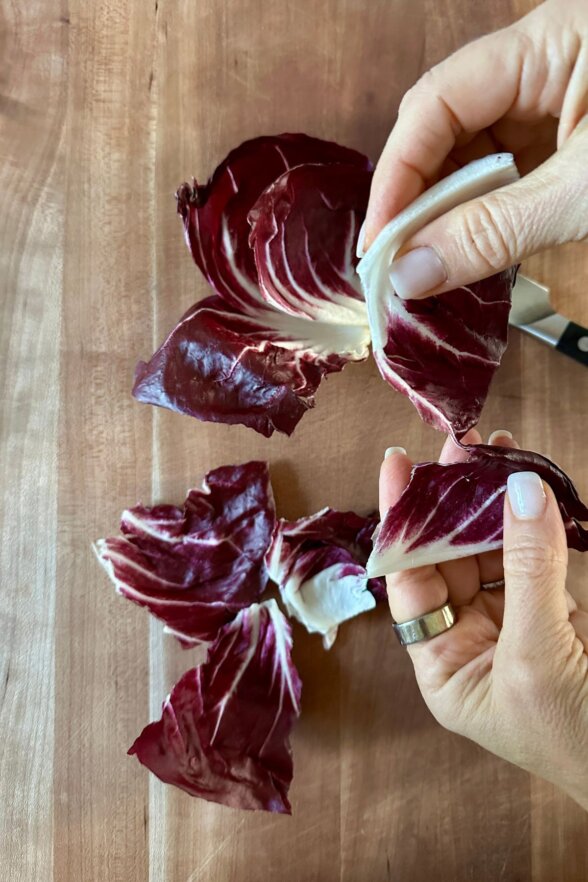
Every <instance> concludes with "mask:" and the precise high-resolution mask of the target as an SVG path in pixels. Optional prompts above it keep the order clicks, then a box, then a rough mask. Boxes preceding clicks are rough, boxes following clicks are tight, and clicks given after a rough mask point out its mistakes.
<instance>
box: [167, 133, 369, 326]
mask: <svg viewBox="0 0 588 882" xmlns="http://www.w3.org/2000/svg"><path fill="white" fill-rule="evenodd" d="M309 162H310V163H321V164H330V163H347V164H348V165H354V166H356V167H358V168H361V169H369V168H370V167H371V166H370V163H369V160H368V159H367V158H366V157H365V156H363V155H362V154H361V153H358V152H357V151H355V150H350V149H349V148H348V147H342V146H340V145H339V144H335V143H334V142H333V141H323V140H321V139H320V138H311V137H309V136H308V135H302V134H283V135H269V136H264V137H261V138H253V139H252V140H250V141H245V142H244V143H243V144H241V145H240V146H239V147H237V148H236V149H235V150H231V152H230V153H229V155H228V156H227V157H226V159H224V160H223V161H222V162H221V164H220V165H219V166H218V168H217V169H216V170H215V171H214V173H213V175H212V177H211V178H210V180H209V181H208V183H207V184H205V185H199V184H197V183H196V181H194V183H193V185H192V186H190V185H189V184H183V185H182V186H181V187H180V188H179V190H178V193H177V200H178V212H179V214H180V215H181V216H182V220H183V222H184V231H185V235H186V242H187V244H188V247H189V248H190V251H191V253H192V257H193V258H194V260H195V262H196V264H197V265H198V266H199V268H200V270H201V271H202V273H203V274H204V276H205V277H206V278H207V279H208V281H209V282H210V284H211V285H212V287H213V288H214V289H215V291H216V292H217V294H218V295H219V296H220V297H222V298H223V299H224V300H225V301H226V302H227V303H229V304H231V305H232V306H233V307H235V308H236V309H238V310H245V311H248V310H250V309H256V308H257V307H259V305H260V304H261V303H262V302H263V301H262V298H261V296H260V293H259V288H258V281H257V271H256V269H255V261H254V259H253V253H252V251H251V249H250V248H249V245H248V237H249V225H248V222H247V216H248V214H249V212H250V210H251V209H252V208H253V206H254V205H255V203H256V202H257V199H258V198H259V196H261V194H262V193H263V191H264V190H265V189H266V187H268V186H269V185H270V184H272V183H273V182H274V181H275V180H276V179H277V178H279V177H280V175H282V174H283V173H284V172H286V171H288V170H289V169H291V168H293V167H294V166H297V165H302V164H303V163H309Z"/></svg>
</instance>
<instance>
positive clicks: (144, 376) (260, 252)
mask: <svg viewBox="0 0 588 882" xmlns="http://www.w3.org/2000/svg"><path fill="white" fill-rule="evenodd" d="M308 163H310V164H311V165H308ZM301 164H303V165H301ZM295 167H298V168H295ZM300 169H306V170H307V171H306V172H303V171H301V170H300ZM370 177H371V174H370V164H369V161H368V160H367V158H366V157H365V156H362V154H360V153H357V152H356V151H354V150H349V149H348V148H346V147H341V146H339V145H337V144H334V143H333V142H330V141H321V140H320V139H317V138H310V137H308V136H307V135H290V134H285V135H277V136H273V137H262V138H255V139H253V140H252V141H247V142H245V143H244V144H242V145H241V146H240V147H238V148H237V149H236V150H233V151H232V152H231V153H230V154H229V155H228V156H227V158H226V159H225V160H224V161H223V162H222V163H221V165H220V166H219V167H218V168H217V169H216V171H215V172H214V174H213V175H212V178H211V179H210V181H209V182H208V184H206V185H204V186H202V185H198V184H196V183H194V184H193V186H190V185H189V184H184V185H183V186H182V187H180V189H179V190H178V194H177V199H178V211H179V213H180V215H181V216H182V220H183V222H184V231H185V235H186V241H187V243H188V246H189V248H190V251H191V253H192V256H193V258H194V260H195V262H196V264H197V265H198V266H199V268H200V269H201V271H202V272H203V274H204V275H205V276H206V278H207V280H208V281H209V283H210V284H211V285H212V287H213V288H214V290H215V291H216V293H217V295H218V296H217V297H211V298H208V299H207V300H205V301H203V302H200V303H197V304H196V305H195V306H193V307H192V308H191V309H190V310H188V312H187V313H186V314H185V315H184V316H183V318H182V319H181V320H180V322H179V323H178V325H177V326H176V327H175V328H174V329H173V330H172V331H171V333H170V334H169V336H168V337H167V339H166V340H165V342H164V343H163V344H162V346H161V347H160V348H159V349H158V350H157V352H156V353H155V354H154V355H153V357H152V358H151V359H150V361H149V362H141V363H139V365H138V366H137V370H136V374H135V383H134V387H133V395H134V397H135V398H136V399H137V400H138V401H142V402H145V403H149V404H155V405H160V406H162V407H167V408H170V409H172V410H177V411H180V412H182V413H187V414H190V415H191V416H196V417H198V418H199V419H202V420H211V421H215V422H227V423H243V424H245V425H247V426H250V427H251V428H254V429H256V430H257V431H258V432H261V433H262V434H264V435H266V436H269V435H271V434H272V433H273V432H274V431H275V430H276V429H277V430H278V431H281V432H285V433H286V434H290V433H291V432H292V431H293V429H294V427H295V426H296V424H297V423H298V421H299V420H300V418H301V417H302V415H303V414H304V413H305V411H306V410H307V409H308V408H310V407H312V406H313V405H314V393H315V391H316V389H317V387H318V385H319V383H320V381H321V379H322V378H323V376H325V374H327V373H331V372H333V371H340V370H341V369H342V368H343V367H344V366H345V365H346V364H347V363H348V362H349V361H362V360H364V359H365V358H367V355H368V345H369V330H368V325H367V314H366V310H365V304H364V303H363V301H362V297H361V294H360V289H359V282H358V280H357V279H356V277H355V264H356V258H355V256H354V255H355V247H356V240H357V231H358V229H359V226H360V224H361V222H362V220H363V217H364V215H365V210H366V206H367V200H368V195H369V184H370ZM274 182H276V183H275V184H274ZM310 186H312V187H313V188H314V189H313V191H312V192H307V188H308V187H310ZM268 187H269V188H270V191H269V192H268V193H267V195H263V194H264V191H266V188H268ZM260 197H262V199H261V200H260V201H259V202H258V200H259V199H260ZM262 206H263V207H262ZM250 214H251V222H252V224H253V231H252V241H254V242H258V245H257V246H256V255H255V256H254V252H253V248H252V247H251V246H250V244H249V233H250V228H249V221H248V218H249V216H250ZM274 227H275V231H276V233H275V235H276V236H277V239H276V240H275V241H274V234H273V233H272V230H273V229H274ZM305 242H306V243H308V245H307V247H306V246H305V247H304V249H303V250H300V247H299V246H303V245H304V243H305ZM323 242H326V244H327V245H328V250H327V249H326V248H325V250H324V252H321V249H322V248H323ZM256 257H257V267H256V259H255V258H256ZM258 268H259V270H260V272H261V273H262V289H261V291H260V286H259V279H258ZM327 301H329V302H328V303H327ZM318 303H320V304H321V308H320V309H317V308H316V307H317V304H318ZM311 313H312V314H313V315H311ZM319 313H320V315H319V320H318V321H312V320H311V318H312V317H314V315H318V314H319Z"/></svg>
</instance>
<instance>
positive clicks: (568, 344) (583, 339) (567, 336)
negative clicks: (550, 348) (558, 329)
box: [555, 322, 588, 367]
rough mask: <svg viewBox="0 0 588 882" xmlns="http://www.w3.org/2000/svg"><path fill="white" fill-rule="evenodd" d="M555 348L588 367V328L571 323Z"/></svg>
mask: <svg viewBox="0 0 588 882" xmlns="http://www.w3.org/2000/svg"><path fill="white" fill-rule="evenodd" d="M555 348H556V349H557V350H558V352H563V353H564V354H565V355H569V356H570V358H574V359H575V360H576V361H579V362H580V364H583V365H585V366H586V367H588V328H583V327H582V325H577V324H576V323H575V322H569V323H568V326H567V328H566V329H565V331H564V332H563V334H562V335H561V337H560V338H559V340H558V341H557V344H556V347H555Z"/></svg>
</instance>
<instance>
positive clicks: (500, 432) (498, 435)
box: [488, 429, 512, 444]
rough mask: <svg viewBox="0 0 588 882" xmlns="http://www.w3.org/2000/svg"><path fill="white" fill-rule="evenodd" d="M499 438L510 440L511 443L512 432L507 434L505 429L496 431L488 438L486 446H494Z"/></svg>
mask: <svg viewBox="0 0 588 882" xmlns="http://www.w3.org/2000/svg"><path fill="white" fill-rule="evenodd" d="M499 438H510V439H511V441H512V432H508V431H507V430H506V429H496V431H495V432H492V434H491V435H490V437H489V438H488V444H496V442H497V440H498V439H499Z"/></svg>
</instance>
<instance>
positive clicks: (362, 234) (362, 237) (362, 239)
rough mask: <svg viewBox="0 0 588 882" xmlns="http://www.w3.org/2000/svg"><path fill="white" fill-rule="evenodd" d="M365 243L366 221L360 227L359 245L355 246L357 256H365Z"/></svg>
mask: <svg viewBox="0 0 588 882" xmlns="http://www.w3.org/2000/svg"><path fill="white" fill-rule="evenodd" d="M364 245H365V221H364V222H363V223H362V225H361V227H360V228H359V235H358V237H357V245H356V246H355V253H356V255H357V257H363V255H364V254H365V249H364Z"/></svg>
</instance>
